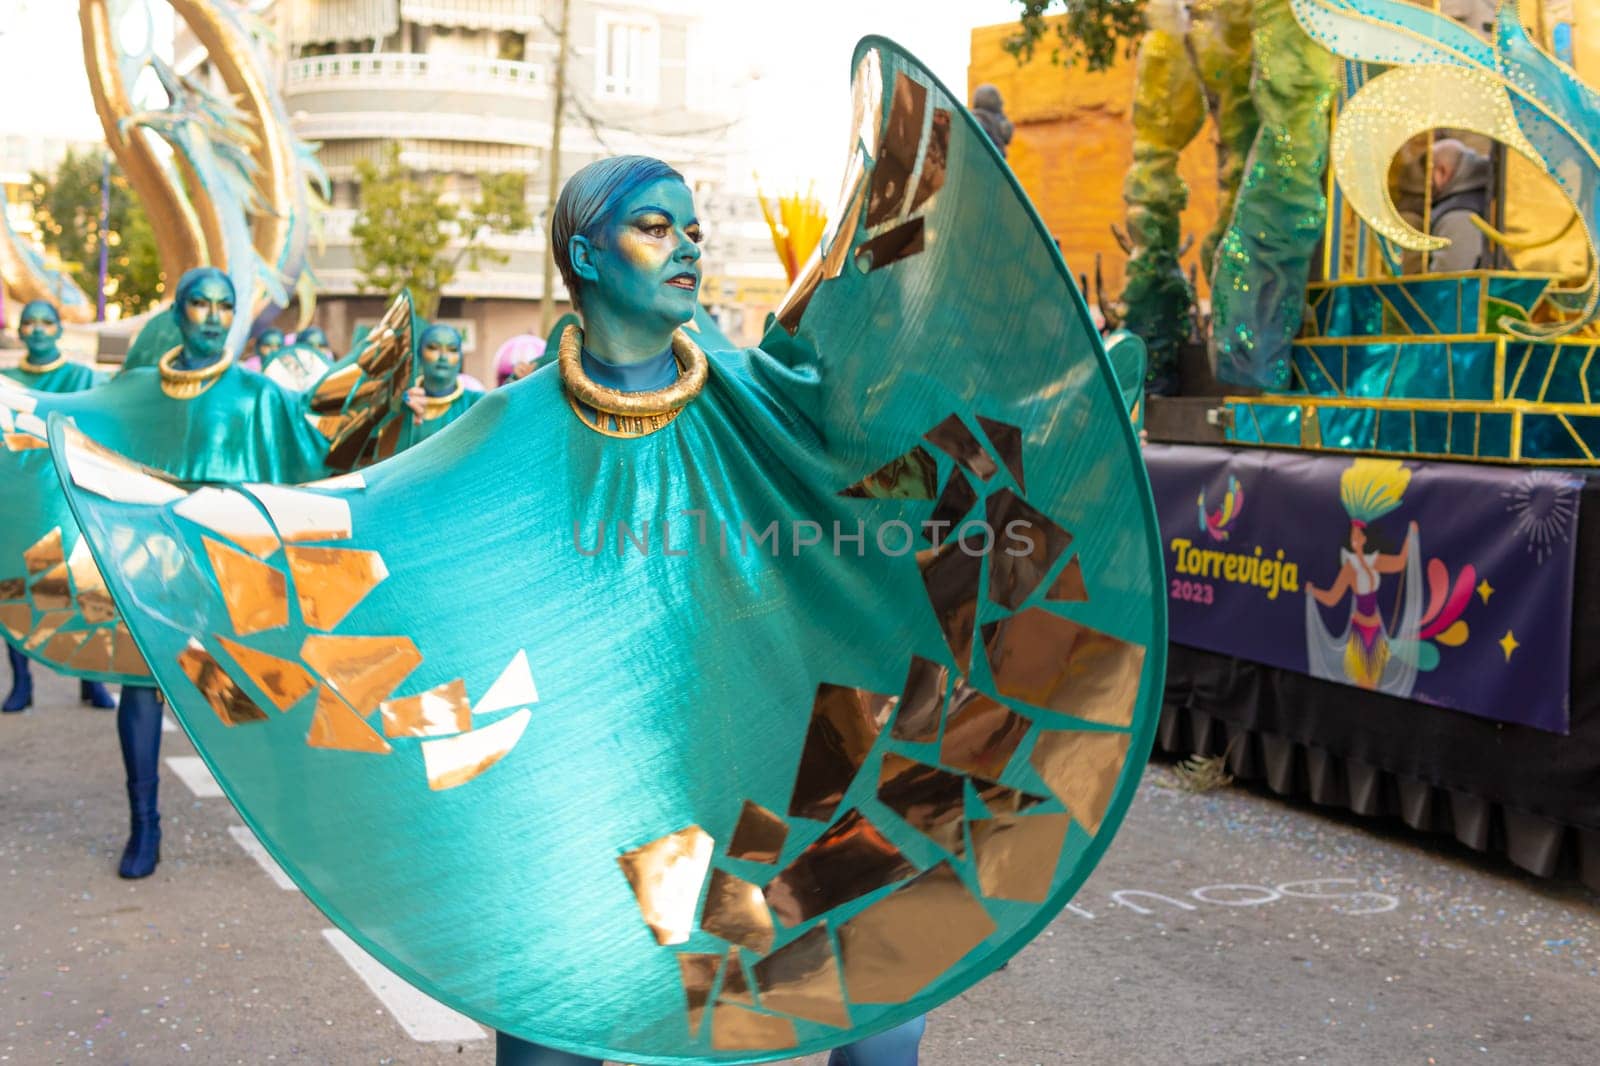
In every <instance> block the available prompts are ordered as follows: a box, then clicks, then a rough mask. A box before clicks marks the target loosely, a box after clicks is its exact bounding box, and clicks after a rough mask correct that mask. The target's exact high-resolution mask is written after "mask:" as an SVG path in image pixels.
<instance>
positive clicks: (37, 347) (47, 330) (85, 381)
mask: <svg viewBox="0 0 1600 1066" xmlns="http://www.w3.org/2000/svg"><path fill="white" fill-rule="evenodd" d="M17 333H18V335H19V336H21V337H22V344H23V346H24V347H25V348H27V350H28V354H27V357H26V358H24V359H23V360H22V362H21V363H19V364H18V365H17V366H16V367H15V368H13V369H9V370H0V374H3V375H4V376H6V377H8V378H10V379H11V380H13V381H16V382H18V383H20V384H21V385H23V386H24V387H25V388H29V389H32V390H33V391H35V392H81V391H82V390H84V389H90V388H93V387H94V386H96V385H98V384H99V383H100V382H101V381H103V380H104V378H103V376H102V375H100V374H96V373H95V372H94V371H93V370H91V369H89V368H88V367H86V366H84V365H83V364H82V363H75V362H73V361H72V360H70V359H68V358H67V356H66V354H65V353H64V352H62V351H61V349H60V347H59V346H58V344H59V342H60V340H61V312H59V311H58V310H56V307H55V305H54V304H52V303H50V302H48V301H46V300H33V301H30V302H29V303H28V304H26V305H25V306H24V307H23V308H22V315H21V317H20V319H19V320H18V323H17ZM6 658H7V659H8V660H9V661H10V663H11V691H10V692H9V693H7V694H6V698H5V702H4V703H0V711H5V712H6V713H15V712H17V711H25V710H27V709H28V708H29V707H32V706H33V671H32V670H31V669H30V668H29V666H28V657H27V656H26V655H24V654H23V653H22V652H21V651H19V650H17V648H16V647H15V646H13V645H12V644H10V643H7V644H6ZM78 698H79V699H80V700H81V701H82V702H83V703H85V704H87V705H88V706H90V707H95V708H98V709H99V710H102V711H109V710H111V708H113V707H115V706H116V705H117V704H116V701H115V700H113V699H112V698H111V693H109V692H107V691H106V687H105V685H103V684H101V683H100V682H98V681H80V682H78Z"/></svg>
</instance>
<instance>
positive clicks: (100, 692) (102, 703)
mask: <svg viewBox="0 0 1600 1066" xmlns="http://www.w3.org/2000/svg"><path fill="white" fill-rule="evenodd" d="M78 699H79V700H81V701H82V702H83V703H85V704H86V705H88V706H90V707H93V708H94V709H95V710H97V711H110V710H114V709H116V706H117V701H116V700H114V699H112V698H111V693H110V692H107V691H106V687H105V686H104V685H102V684H101V683H100V682H98V681H79V682H78Z"/></svg>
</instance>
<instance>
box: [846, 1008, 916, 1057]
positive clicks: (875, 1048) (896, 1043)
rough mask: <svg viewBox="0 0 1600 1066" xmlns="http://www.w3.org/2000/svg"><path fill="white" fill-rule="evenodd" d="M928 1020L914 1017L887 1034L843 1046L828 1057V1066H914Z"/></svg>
mask: <svg viewBox="0 0 1600 1066" xmlns="http://www.w3.org/2000/svg"><path fill="white" fill-rule="evenodd" d="M927 1026H928V1017H927V1015H923V1016H922V1017H920V1018H913V1019H911V1020H910V1021H909V1022H906V1023H905V1024H904V1025H901V1026H896V1027H895V1028H893V1029H890V1030H889V1031H888V1032H887V1033H879V1034H878V1035H877V1036H869V1037H867V1038H866V1039H865V1040H858V1041H856V1042H855V1043H854V1044H846V1045H845V1046H844V1047H842V1048H839V1049H838V1050H836V1051H834V1053H833V1054H832V1055H831V1056H829V1058H828V1066H917V1046H918V1045H919V1044H921V1043H922V1031H923V1030H924V1029H926V1028H927Z"/></svg>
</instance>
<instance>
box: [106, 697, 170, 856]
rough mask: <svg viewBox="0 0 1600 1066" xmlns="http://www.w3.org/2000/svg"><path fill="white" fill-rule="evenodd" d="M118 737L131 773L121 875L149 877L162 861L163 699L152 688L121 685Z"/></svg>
mask: <svg viewBox="0 0 1600 1066" xmlns="http://www.w3.org/2000/svg"><path fill="white" fill-rule="evenodd" d="M117 738H118V739H119V740H121V741H122V766H123V768H124V769H125V770H126V771H127V773H128V810H129V813H130V815H131V816H132V818H131V821H132V831H131V832H130V833H129V835H128V846H127V847H126V848H124V849H123V851H122V864H121V866H119V867H118V869H117V873H118V875H119V876H122V877H126V878H130V879H132V878H137V877H149V876H150V875H151V874H152V873H154V872H155V869H156V863H157V862H159V861H160V860H161V815H160V814H158V813H157V812H156V773H157V770H158V766H159V760H160V757H161V699H160V697H159V696H158V695H157V693H156V690H155V689H153V688H141V687H138V686H135V685H124V686H122V703H121V704H120V705H119V706H118V707H117Z"/></svg>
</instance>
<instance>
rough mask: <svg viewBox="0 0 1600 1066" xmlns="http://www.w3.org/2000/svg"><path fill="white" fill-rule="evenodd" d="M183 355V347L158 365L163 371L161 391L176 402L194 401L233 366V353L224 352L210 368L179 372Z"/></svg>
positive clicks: (175, 350) (162, 359)
mask: <svg viewBox="0 0 1600 1066" xmlns="http://www.w3.org/2000/svg"><path fill="white" fill-rule="evenodd" d="M181 354H183V346H182V345H181V344H180V345H179V346H178V347H176V348H174V349H172V351H170V352H168V353H167V354H166V355H163V356H162V357H161V362H160V363H159V364H157V365H158V366H159V367H160V369H161V391H162V392H164V393H166V394H167V395H168V396H171V397H172V398H173V399H174V400H192V399H194V398H195V397H196V396H198V395H200V394H201V393H202V392H205V391H206V390H207V389H209V388H210V387H211V386H212V385H214V384H216V381H217V379H218V378H220V377H221V376H222V372H223V371H224V370H227V369H228V367H230V366H232V365H233V353H232V352H224V353H223V355H222V358H221V359H218V360H217V361H216V362H215V363H212V364H211V365H210V366H204V367H201V368H200V369H199V370H179V369H178V368H177V366H176V365H174V364H176V363H177V361H178V356H179V355H181Z"/></svg>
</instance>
